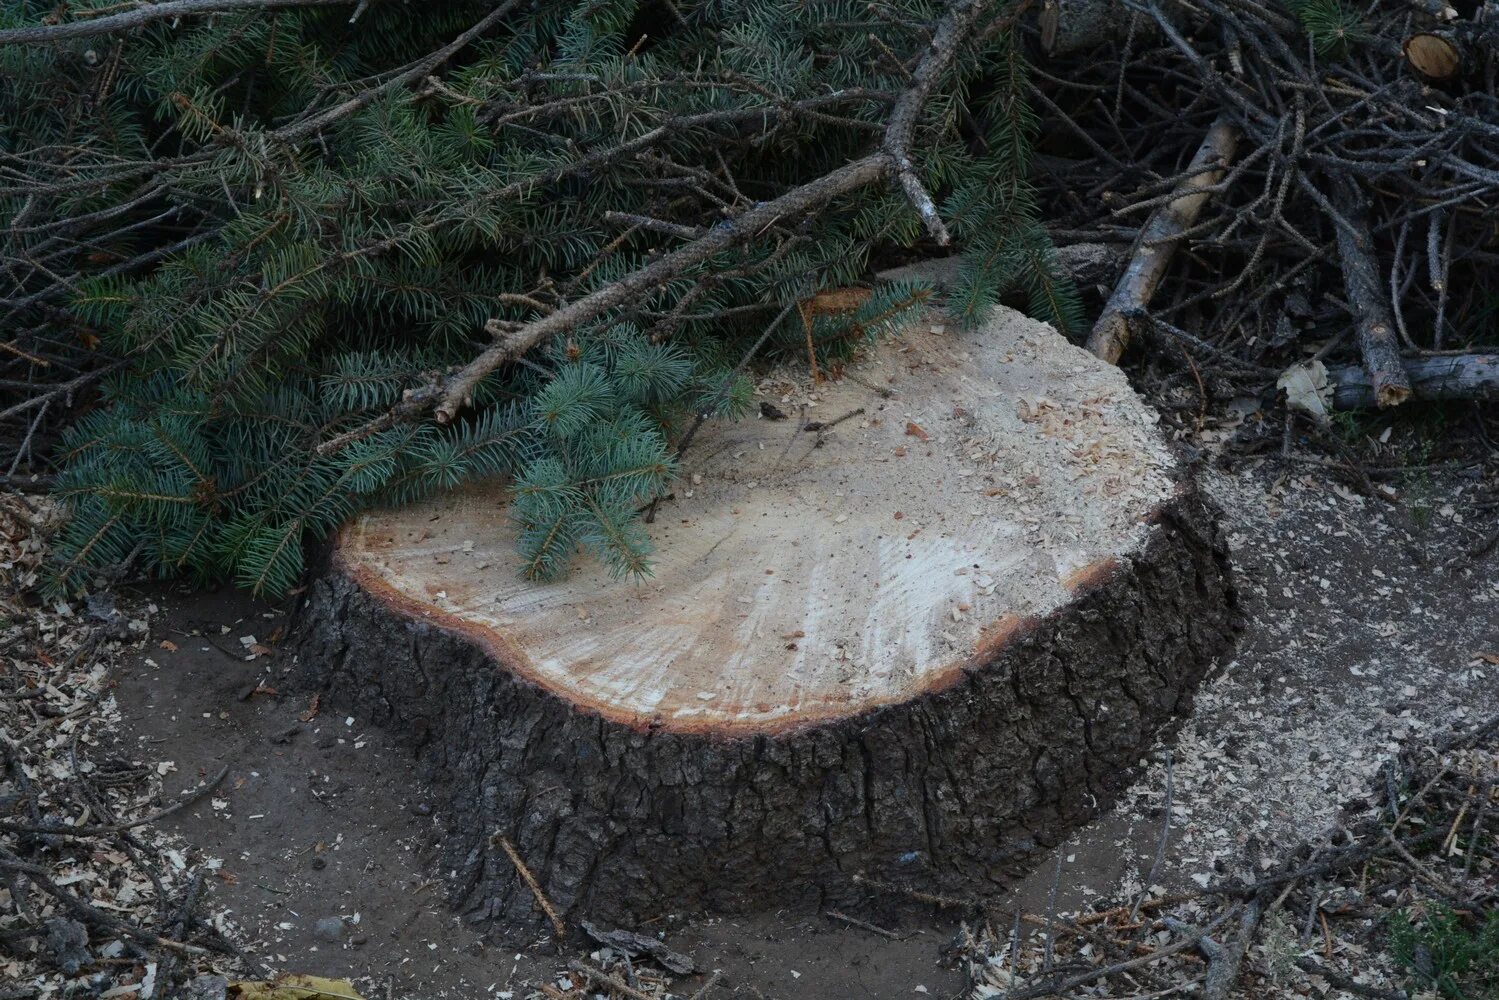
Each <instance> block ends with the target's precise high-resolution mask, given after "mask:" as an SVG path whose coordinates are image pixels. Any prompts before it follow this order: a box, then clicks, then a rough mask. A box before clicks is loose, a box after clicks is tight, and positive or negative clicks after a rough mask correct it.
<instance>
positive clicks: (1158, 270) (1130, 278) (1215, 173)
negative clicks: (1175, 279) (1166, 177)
mask: <svg viewBox="0 0 1499 1000" xmlns="http://www.w3.org/2000/svg"><path fill="white" fill-rule="evenodd" d="M1238 144H1239V131H1238V129H1236V128H1235V127H1234V126H1233V125H1232V124H1230V123H1229V120H1228V118H1227V117H1226V116H1223V115H1220V116H1219V117H1218V118H1217V120H1215V121H1214V122H1213V124H1212V127H1210V128H1209V129H1208V132H1207V135H1206V136H1204V137H1203V140H1202V145H1200V146H1198V147H1197V153H1196V155H1194V156H1193V157H1192V163H1191V165H1190V166H1188V167H1187V176H1186V178H1185V179H1184V180H1183V181H1182V182H1181V183H1180V184H1178V185H1177V186H1176V191H1175V194H1176V197H1175V198H1173V199H1172V200H1171V201H1169V202H1167V203H1166V204H1164V205H1162V206H1161V207H1160V208H1158V209H1156V211H1155V214H1153V215H1152V216H1151V217H1150V221H1149V222H1148V223H1146V224H1145V228H1144V229H1143V230H1141V231H1140V240H1139V242H1138V244H1136V245H1137V247H1138V249H1137V250H1136V251H1135V256H1134V258H1133V259H1131V260H1130V262H1129V267H1127V268H1126V269H1125V271H1124V277H1122V278H1120V279H1119V284H1118V285H1116V286H1115V287H1114V294H1113V295H1111V296H1109V301H1108V304H1107V305H1105V306H1104V309H1103V315H1101V316H1099V317H1098V322H1097V323H1095V324H1094V326H1093V332H1092V334H1091V335H1089V337H1088V350H1090V351H1092V352H1093V353H1094V354H1096V355H1098V356H1099V357H1100V358H1103V359H1104V360H1105V361H1107V362H1109V363H1110V364H1116V365H1117V364H1118V363H1119V359H1120V358H1121V357H1123V356H1124V349H1125V348H1126V347H1128V346H1129V341H1130V332H1131V331H1130V317H1131V316H1133V315H1138V314H1139V312H1140V310H1142V309H1144V308H1145V306H1146V305H1148V304H1149V302H1150V297H1151V296H1152V295H1154V294H1155V290H1156V286H1157V285H1159V284H1160V283H1161V278H1162V277H1164V276H1165V274H1166V268H1167V266H1168V265H1170V263H1171V257H1172V255H1173V254H1175V253H1176V248H1177V245H1178V244H1179V243H1180V242H1181V240H1182V237H1183V235H1184V234H1185V233H1186V232H1187V230H1189V229H1191V228H1192V224H1193V223H1194V222H1196V221H1197V216H1198V214H1199V213H1200V212H1201V211H1202V206H1203V205H1205V204H1207V200H1208V196H1209V194H1211V191H1210V189H1211V188H1212V187H1213V186H1214V185H1215V184H1217V183H1218V182H1219V181H1220V180H1222V179H1223V175H1224V173H1225V172H1226V171H1227V169H1228V165H1229V163H1231V162H1232V161H1233V158H1234V153H1235V151H1236V150H1237V149H1238Z"/></svg>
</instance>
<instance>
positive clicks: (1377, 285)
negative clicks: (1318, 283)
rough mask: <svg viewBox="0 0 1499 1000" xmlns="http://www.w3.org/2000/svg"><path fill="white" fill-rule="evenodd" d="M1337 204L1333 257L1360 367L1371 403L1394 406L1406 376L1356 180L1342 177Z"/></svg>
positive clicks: (1406, 392) (1407, 388)
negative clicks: (1349, 310) (1335, 253)
mask: <svg viewBox="0 0 1499 1000" xmlns="http://www.w3.org/2000/svg"><path fill="white" fill-rule="evenodd" d="M1338 208H1339V211H1341V212H1342V213H1343V216H1344V219H1343V223H1342V224H1337V225H1335V226H1334V228H1335V229H1336V230H1337V238H1338V263H1339V264H1341V265H1342V268H1343V284H1344V285H1345V286H1346V287H1347V289H1348V304H1349V306H1350V307H1351V308H1352V310H1353V318H1354V324H1355V331H1356V333H1357V335H1358V349H1359V353H1360V354H1361V355H1363V358H1364V370H1365V371H1366V372H1368V373H1369V383H1370V385H1372V386H1373V388H1374V402H1375V404H1376V405H1377V406H1379V407H1381V408H1383V407H1386V406H1399V405H1400V404H1401V403H1403V402H1405V401H1406V400H1407V399H1409V398H1410V396H1411V382H1410V376H1409V375H1408V374H1406V371H1405V365H1404V363H1403V362H1402V361H1401V360H1400V341H1399V338H1397V337H1396V336H1395V322H1394V320H1393V319H1391V317H1390V309H1389V306H1387V305H1386V304H1385V291H1384V288H1383V286H1382V285H1381V280H1382V279H1381V277H1380V270H1379V268H1378V267H1377V266H1376V264H1375V261H1374V256H1373V253H1372V247H1373V246H1374V241H1373V239H1372V238H1371V237H1370V235H1369V212H1368V199H1367V198H1366V197H1365V196H1364V193H1363V191H1362V189H1360V188H1359V187H1358V186H1357V185H1356V184H1353V183H1348V184H1345V185H1343V193H1342V197H1341V199H1340V204H1339V206H1338Z"/></svg>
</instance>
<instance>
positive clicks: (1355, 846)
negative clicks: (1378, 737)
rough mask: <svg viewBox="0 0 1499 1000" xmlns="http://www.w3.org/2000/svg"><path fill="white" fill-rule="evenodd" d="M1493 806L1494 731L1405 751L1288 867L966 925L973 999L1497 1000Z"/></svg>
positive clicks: (1497, 857)
mask: <svg viewBox="0 0 1499 1000" xmlns="http://www.w3.org/2000/svg"><path fill="white" fill-rule="evenodd" d="M1496 810H1499V719H1496V720H1492V721H1490V722H1489V723H1487V724H1485V725H1482V726H1479V727H1477V728H1476V729H1474V730H1473V731H1471V732H1469V733H1466V734H1462V735H1461V736H1459V737H1456V738H1453V739H1449V740H1447V741H1445V742H1444V743H1440V744H1437V745H1426V746H1419V747H1413V748H1409V749H1407V751H1406V752H1405V753H1403V754H1402V755H1401V756H1400V757H1399V758H1398V759H1397V760H1395V761H1393V762H1391V764H1389V765H1388V766H1386V767H1385V768H1384V769H1383V771H1382V772H1381V775H1380V781H1379V783H1378V784H1377V785H1376V787H1375V788H1373V789H1371V793H1370V795H1369V797H1368V799H1367V800H1366V801H1364V802H1359V803H1352V804H1350V805H1349V806H1348V807H1347V809H1346V810H1345V815H1344V821H1343V822H1342V823H1340V824H1339V825H1338V826H1337V827H1336V828H1334V829H1332V830H1330V831H1328V832H1327V833H1326V834H1325V835H1324V836H1322V837H1320V838H1318V839H1317V840H1315V841H1313V842H1310V843H1307V844H1304V845H1302V846H1301V847H1300V848H1299V849H1297V850H1296V851H1294V852H1292V853H1291V854H1290V856H1288V857H1285V858H1281V859H1258V863H1256V864H1254V865H1253V868H1254V870H1256V871H1259V872H1262V873H1263V874H1261V875H1260V876H1259V877H1258V878H1257V879H1255V880H1253V881H1251V880H1249V879H1243V880H1226V881H1224V882H1223V883H1221V884H1209V885H1207V886H1205V887H1203V888H1200V889H1194V890H1192V891H1187V892H1177V893H1167V892H1166V891H1165V890H1164V889H1162V888H1161V887H1160V886H1159V885H1155V886H1153V887H1152V888H1151V889H1150V890H1149V891H1148V892H1147V894H1146V895H1145V896H1143V897H1139V898H1133V899H1120V900H1100V901H1099V902H1098V903H1097V905H1096V907H1095V908H1094V909H1093V910H1091V911H1089V912H1083V913H1055V912H1053V913H1047V914H1036V913H1014V914H991V915H990V916H989V918H988V919H987V920H985V921H984V922H982V923H980V924H978V925H977V926H976V927H974V928H972V929H969V928H966V927H965V929H964V931H963V932H962V934H961V935H960V937H959V942H958V948H959V951H960V953H961V954H962V956H963V957H964V959H965V962H966V965H967V968H968V971H969V975H970V979H971V981H972V983H973V992H972V997H973V1000H1036V998H1040V997H1059V998H1081V997H1088V996H1145V995H1148V996H1166V995H1171V994H1175V993H1183V994H1194V993H1195V994H1199V995H1201V996H1203V997H1204V998H1206V1000H1223V998H1226V997H1228V996H1231V995H1235V994H1239V995H1246V996H1261V995H1266V996H1268V995H1276V996H1279V995H1309V996H1336V997H1367V998H1371V1000H1410V998H1411V997H1413V996H1418V995H1439V996H1444V997H1454V998H1456V997H1484V996H1492V995H1493V994H1494V991H1495V990H1496V989H1499V838H1496V834H1495V829H1496V825H1495V818H1496V817H1495V812H1496ZM1059 871H1060V869H1059ZM1157 876H1159V878H1160V879H1161V881H1171V880H1172V879H1171V873H1169V872H1157V871H1152V872H1151V880H1152V881H1154V880H1155V878H1156V877H1157ZM1054 897H1055V889H1053V898H1054ZM1240 991H1242V993H1240Z"/></svg>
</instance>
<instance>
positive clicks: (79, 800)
mask: <svg viewBox="0 0 1499 1000" xmlns="http://www.w3.org/2000/svg"><path fill="white" fill-rule="evenodd" d="M52 523H53V517H52V514H51V512H50V511H49V509H47V507H46V506H45V504H41V505H38V504H37V503H36V502H33V501H31V500H29V499H27V498H23V497H20V496H17V495H14V494H0V569H3V572H4V573H5V574H6V576H5V580H4V583H5V590H4V593H3V594H0V603H3V609H4V612H5V620H4V623H3V625H0V996H3V997H5V998H6V1000H31V998H38V1000H41V998H50V997H67V998H81V997H100V998H106V997H110V998H114V997H118V998H124V1000H153V998H159V997H161V998H164V997H174V996H179V995H182V991H183V990H184V989H186V988H187V987H188V984H189V983H195V984H196V985H195V986H194V989H196V990H197V991H198V992H196V993H194V994H192V995H194V996H197V997H199V998H200V1000H222V998H223V997H224V996H225V990H226V989H227V988H228V979H227V977H226V976H225V975H224V974H225V973H230V972H233V973H239V976H238V977H237V978H244V977H245V975H246V974H251V975H253V974H257V973H258V971H259V970H258V969H257V967H256V964H255V962H254V960H253V959H251V958H249V957H248V956H246V955H244V954H243V953H242V952H241V950H240V948H239V946H238V945H237V944H236V943H235V940H234V938H235V933H236V932H235V928H234V926H233V924H231V923H230V921H229V920H228V919H227V917H226V916H225V914H224V913H222V912H216V911H214V910H213V908H212V905H211V899H210V897H211V886H212V885H213V883H214V882H215V881H216V880H217V879H218V878H220V877H225V875H226V873H224V872H223V870H222V868H221V865H220V862H219V861H218V860H217V859H215V858H211V857H207V856H204V855H203V854H202V853H201V852H198V851H196V850H194V849H192V848H191V847H189V846H187V845H185V844H182V843H178V842H176V841H174V840H172V839H171V838H168V837H166V836H164V835H162V834H161V833H160V832H159V831H158V830H156V829H155V828H154V827H153V826H152V823H153V822H154V821H155V820H157V819H160V818H161V817H163V816H165V815H166V814H168V813H169V812H172V811H175V810H176V809H179V808H182V807H184V806H186V805H189V804H191V803H192V802H194V801H197V800H198V799H199V798H201V797H202V796H203V795H206V794H208V793H209V792H210V791H211V790H212V789H213V787H214V786H215V785H216V784H217V783H218V781H219V780H221V779H222V778H223V777H224V773H225V772H224V771H222V770H221V771H219V772H218V773H217V774H212V775H204V776H203V778H204V780H203V781H201V782H200V783H199V784H198V785H197V787H196V788H195V790H194V791H193V792H192V793H189V794H188V795H186V796H183V797H181V798H179V799H177V800H175V801H173V802H166V801H163V799H162V795H161V779H162V778H163V777H164V776H165V775H167V774H169V773H171V772H172V771H174V770H176V769H177V767H178V765H177V764H176V763H175V762H172V761H141V760H132V759H126V758H125V757H123V756H120V755H119V753H118V752H117V751H116V750H115V749H113V745H114V744H113V739H112V736H113V732H114V727H115V726H116V725H117V723H118V722H119V710H118V708H117V707H116V705H115V701H114V697H113V694H112V693H111V683H110V680H109V670H110V667H111V665H112V663H113V662H114V660H115V658H116V657H117V656H118V655H120V653H121V652H122V650H125V649H127V648H141V647H143V645H144V643H145V639H146V637H147V635H148V634H149V629H148V625H147V618H148V616H149V615H150V614H152V613H154V611H155V610H156V609H155V607H154V606H149V605H148V606H145V607H141V608H126V607H117V606H116V605H115V603H114V601H113V599H112V598H110V597H109V595H108V594H107V593H100V594H93V595H90V596H89V598H88V599H87V600H86V601H80V602H68V601H54V602H50V603H49V602H45V601H41V600H40V599H39V598H38V597H37V596H36V595H35V594H34V593H31V592H30V588H32V587H33V586H34V585H35V584H36V583H37V582H38V577H39V573H38V568H39V566H40V564H41V560H42V558H43V556H44V555H45V552H46V542H45V535H46V530H47V529H48V528H49V527H50V525H51V524H52ZM200 977H206V978H200ZM220 984H221V985H220Z"/></svg>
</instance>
